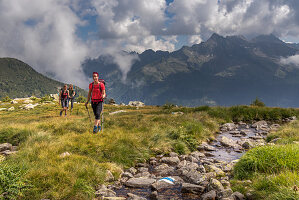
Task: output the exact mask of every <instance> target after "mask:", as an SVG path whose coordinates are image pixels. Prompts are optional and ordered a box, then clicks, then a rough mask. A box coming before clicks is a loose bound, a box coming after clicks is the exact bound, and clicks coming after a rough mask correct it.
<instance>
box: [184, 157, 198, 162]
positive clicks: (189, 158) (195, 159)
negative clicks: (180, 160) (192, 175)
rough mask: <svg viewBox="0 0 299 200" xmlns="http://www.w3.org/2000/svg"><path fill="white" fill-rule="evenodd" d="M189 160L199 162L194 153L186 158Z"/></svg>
mask: <svg viewBox="0 0 299 200" xmlns="http://www.w3.org/2000/svg"><path fill="white" fill-rule="evenodd" d="M186 160H187V161H189V162H193V163H197V162H198V159H197V158H195V157H193V156H192V155H189V156H188V157H187V158H186Z"/></svg>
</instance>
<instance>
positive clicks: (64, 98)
mask: <svg viewBox="0 0 299 200" xmlns="http://www.w3.org/2000/svg"><path fill="white" fill-rule="evenodd" d="M75 95H76V92H75V90H74V88H73V85H72V84H70V86H69V88H67V85H66V84H65V85H64V86H63V88H62V89H61V90H60V94H59V104H60V103H61V106H62V110H61V111H60V116H62V113H63V111H64V116H66V115H67V109H68V107H69V102H71V111H72V110H73V107H74V100H75Z"/></svg>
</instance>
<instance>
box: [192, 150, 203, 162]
mask: <svg viewBox="0 0 299 200" xmlns="http://www.w3.org/2000/svg"><path fill="white" fill-rule="evenodd" d="M190 155H191V156H193V157H194V158H196V159H197V160H200V158H204V157H205V155H204V154H203V153H201V152H199V151H194V152H192V153H191V154H190Z"/></svg>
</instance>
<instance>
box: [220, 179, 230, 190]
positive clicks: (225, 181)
mask: <svg viewBox="0 0 299 200" xmlns="http://www.w3.org/2000/svg"><path fill="white" fill-rule="evenodd" d="M220 183H221V184H222V185H223V187H224V188H227V187H230V183H229V181H227V180H220Z"/></svg>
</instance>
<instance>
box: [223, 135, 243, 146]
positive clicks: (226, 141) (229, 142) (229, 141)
mask: <svg viewBox="0 0 299 200" xmlns="http://www.w3.org/2000/svg"><path fill="white" fill-rule="evenodd" d="M220 143H221V144H222V145H223V146H225V147H232V148H237V147H239V145H238V144H236V142H235V141H233V140H232V139H229V138H227V137H225V136H222V137H221V139H220Z"/></svg>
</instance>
